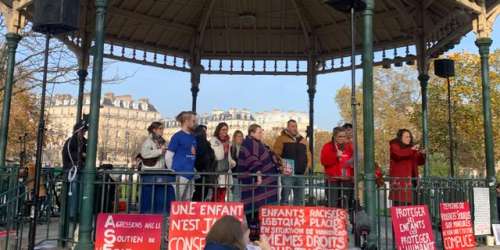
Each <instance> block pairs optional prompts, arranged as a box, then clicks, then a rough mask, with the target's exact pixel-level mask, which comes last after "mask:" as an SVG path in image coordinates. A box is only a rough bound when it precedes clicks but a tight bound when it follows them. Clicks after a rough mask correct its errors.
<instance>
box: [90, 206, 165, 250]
mask: <svg viewBox="0 0 500 250" xmlns="http://www.w3.org/2000/svg"><path fill="white" fill-rule="evenodd" d="M162 224H163V216H162V215H152V214H151V215H148V214H141V215H138V214H105V213H101V214H99V215H98V216H97V228H96V240H95V249H96V250H124V249H126V250H136V249H137V250H144V249H160V246H161V232H162Z"/></svg>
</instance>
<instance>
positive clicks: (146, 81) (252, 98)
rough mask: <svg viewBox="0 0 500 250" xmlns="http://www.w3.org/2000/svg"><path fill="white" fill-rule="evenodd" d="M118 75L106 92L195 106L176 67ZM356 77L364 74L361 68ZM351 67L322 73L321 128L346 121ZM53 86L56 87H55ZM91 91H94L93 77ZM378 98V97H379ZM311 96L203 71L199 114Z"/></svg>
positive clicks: (113, 69)
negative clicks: (344, 92) (344, 91)
mask: <svg viewBox="0 0 500 250" xmlns="http://www.w3.org/2000/svg"><path fill="white" fill-rule="evenodd" d="M492 39H493V44H492V46H491V50H494V49H498V48H499V47H500V41H499V40H500V18H498V19H497V20H496V22H495V25H494V29H493V34H492ZM474 41H475V35H474V33H472V32H470V33H469V34H467V35H466V36H465V37H463V38H462V40H461V41H460V43H459V44H458V45H457V46H455V48H454V49H452V50H450V52H462V51H468V52H471V53H477V47H476V45H475V44H474ZM115 75H122V76H130V77H127V78H126V79H125V80H124V81H123V82H122V83H120V84H105V85H103V88H102V93H103V94H104V93H107V92H114V93H115V94H117V95H132V96H133V97H134V98H136V99H138V98H142V97H146V98H149V100H150V102H151V103H152V104H153V105H154V106H155V107H156V108H157V109H158V111H159V112H160V113H161V114H162V115H163V117H165V118H170V117H174V116H175V115H176V114H177V113H179V112H180V111H182V110H190V109H191V92H190V88H191V83H190V74H189V73H185V72H177V71H174V70H168V69H161V68H155V67H150V66H143V65H138V64H132V63H126V62H114V63H112V64H110V65H109V66H108V68H107V70H106V71H105V72H104V76H103V77H104V78H112V77H113V76H115ZM356 75H357V76H356V78H357V79H358V80H360V79H361V71H360V70H358V71H357V73H356ZM350 82H351V78H350V72H349V71H347V72H336V73H330V74H326V75H325V74H323V75H319V76H318V79H317V93H316V98H315V117H314V119H315V123H316V125H315V126H316V127H317V128H320V129H325V130H330V129H331V128H332V127H334V126H336V125H338V124H339V123H342V122H343V121H342V119H341V117H340V114H339V109H338V106H337V103H336V102H335V94H336V93H337V90H338V89H340V88H341V87H343V86H350ZM358 82H359V81H358ZM51 87H52V86H51ZM77 91H78V87H77V85H76V84H65V85H57V86H55V88H54V93H68V94H72V95H77ZM85 91H86V92H88V91H90V82H88V83H87V84H86V87H85ZM375 98H377V97H375ZM308 103H309V102H308V95H307V84H306V77H305V76H303V77H302V76H235V75H233V76H229V75H202V76H201V84H200V92H199V95H198V110H197V111H198V113H205V112H210V111H211V110H213V109H224V110H227V109H229V108H247V109H249V110H251V111H255V112H259V111H268V110H272V109H281V110H285V111H292V110H293V111H303V112H307V111H308V108H309V107H308Z"/></svg>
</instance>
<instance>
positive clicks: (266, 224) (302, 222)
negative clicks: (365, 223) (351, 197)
mask: <svg viewBox="0 0 500 250" xmlns="http://www.w3.org/2000/svg"><path fill="white" fill-rule="evenodd" d="M348 217H349V215H348V214H347V212H346V211H345V210H343V209H338V208H324V207H294V206H264V207H262V208H261V209H260V212H259V218H260V236H261V237H262V236H266V237H268V238H269V243H270V245H271V247H272V249H274V250H278V249H279V250H293V249H301V250H308V249H311V250H312V249H322V250H330V249H348V247H349V239H348V234H347V222H348Z"/></svg>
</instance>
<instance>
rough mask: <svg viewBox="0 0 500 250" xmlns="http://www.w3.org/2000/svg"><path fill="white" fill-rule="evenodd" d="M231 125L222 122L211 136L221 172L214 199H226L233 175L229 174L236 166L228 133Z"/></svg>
mask: <svg viewBox="0 0 500 250" xmlns="http://www.w3.org/2000/svg"><path fill="white" fill-rule="evenodd" d="M228 131H229V126H228V125H227V123H225V122H221V123H219V124H218V125H217V127H216V128H215V132H214V136H213V137H212V138H210V145H211V146H212V149H213V150H214V153H215V160H216V161H217V167H216V172H217V173H219V177H218V178H217V186H216V188H215V192H214V195H213V197H212V200H213V201H219V202H223V201H225V200H226V190H227V188H228V187H229V186H230V185H231V182H232V177H231V176H230V175H229V173H231V169H232V168H233V167H235V166H236V162H235V161H234V160H233V158H232V157H231V153H230V147H231V141H230V137H229V135H228Z"/></svg>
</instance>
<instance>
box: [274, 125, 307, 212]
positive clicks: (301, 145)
mask: <svg viewBox="0 0 500 250" xmlns="http://www.w3.org/2000/svg"><path fill="white" fill-rule="evenodd" d="M273 151H274V153H276V154H277V155H278V156H279V157H281V163H282V165H283V175H282V176H281V185H282V189H281V204H284V205H287V204H289V203H290V199H289V198H290V193H291V191H292V190H293V205H302V204H303V203H304V201H305V200H304V188H305V184H306V183H305V177H304V174H306V173H307V172H308V170H309V169H311V151H309V146H308V143H307V139H306V138H305V137H302V136H301V135H300V134H299V131H298V128H297V122H296V121H295V120H289V121H288V122H287V126H286V129H284V130H283V131H282V132H281V135H280V136H279V137H278V138H276V141H275V143H274V146H273Z"/></svg>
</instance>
